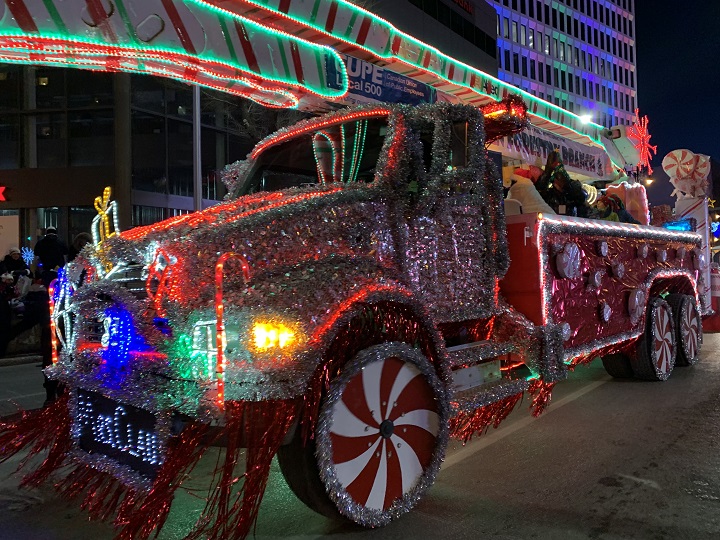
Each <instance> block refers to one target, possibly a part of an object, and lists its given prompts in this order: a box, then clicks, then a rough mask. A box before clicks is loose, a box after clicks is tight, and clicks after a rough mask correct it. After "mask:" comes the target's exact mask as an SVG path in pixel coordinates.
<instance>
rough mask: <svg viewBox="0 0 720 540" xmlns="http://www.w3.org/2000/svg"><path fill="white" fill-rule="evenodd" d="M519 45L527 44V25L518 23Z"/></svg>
mask: <svg viewBox="0 0 720 540" xmlns="http://www.w3.org/2000/svg"><path fill="white" fill-rule="evenodd" d="M520 45H527V26H525V25H524V24H522V25H520Z"/></svg>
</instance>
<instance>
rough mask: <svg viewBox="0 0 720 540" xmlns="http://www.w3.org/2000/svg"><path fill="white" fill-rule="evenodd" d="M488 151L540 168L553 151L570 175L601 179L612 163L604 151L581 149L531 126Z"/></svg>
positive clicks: (575, 144)
mask: <svg viewBox="0 0 720 540" xmlns="http://www.w3.org/2000/svg"><path fill="white" fill-rule="evenodd" d="M491 148H492V149H493V150H498V151H500V152H502V154H503V156H506V157H509V158H513V159H521V160H522V161H524V162H525V163H528V164H530V165H536V166H538V167H544V166H545V162H546V160H547V157H548V154H549V153H550V152H552V151H553V150H555V149H556V148H557V149H559V150H560V153H561V155H562V160H563V164H564V165H565V169H566V170H567V171H568V172H569V173H570V174H571V175H572V174H573V173H574V174H581V175H583V176H584V177H588V178H591V179H594V180H601V179H605V178H607V177H609V176H610V175H611V174H612V164H611V162H610V158H609V157H608V155H607V154H606V153H605V150H604V149H602V148H595V147H592V146H585V145H584V144H580V143H576V142H574V141H570V140H568V139H565V138H563V137H560V136H558V135H555V134H553V133H550V132H548V131H545V130H543V129H540V128H537V127H534V126H530V127H528V128H527V129H526V130H525V131H523V132H522V133H517V134H515V135H512V136H510V137H504V138H503V139H500V140H499V141H497V142H495V143H494V144H493V145H492V146H491Z"/></svg>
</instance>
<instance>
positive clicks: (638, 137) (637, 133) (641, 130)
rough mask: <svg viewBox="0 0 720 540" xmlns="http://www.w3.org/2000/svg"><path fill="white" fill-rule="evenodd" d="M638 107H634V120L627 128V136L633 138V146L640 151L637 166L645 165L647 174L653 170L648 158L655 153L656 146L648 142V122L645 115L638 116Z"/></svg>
mask: <svg viewBox="0 0 720 540" xmlns="http://www.w3.org/2000/svg"><path fill="white" fill-rule="evenodd" d="M639 113H640V109H635V121H634V122H633V125H632V126H630V127H629V128H628V130H627V136H628V138H629V139H632V140H633V144H634V145H635V148H636V149H637V150H638V151H639V152H640V163H638V167H647V170H648V174H652V172H653V170H652V167H651V166H650V159H651V158H652V156H651V155H650V152H651V151H652V153H653V154H657V146H653V145H652V144H650V137H651V135H650V133H649V132H648V124H649V123H650V122H649V120H648V117H647V115H645V116H643V117H642V118H640V114H639Z"/></svg>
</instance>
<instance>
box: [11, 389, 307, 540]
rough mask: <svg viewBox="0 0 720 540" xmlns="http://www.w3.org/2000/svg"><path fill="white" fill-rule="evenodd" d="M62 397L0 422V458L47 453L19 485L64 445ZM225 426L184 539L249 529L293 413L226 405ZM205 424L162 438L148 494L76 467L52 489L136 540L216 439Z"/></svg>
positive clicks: (284, 407)
mask: <svg viewBox="0 0 720 540" xmlns="http://www.w3.org/2000/svg"><path fill="white" fill-rule="evenodd" d="M67 402H68V399H67V396H64V397H62V398H61V399H59V400H58V401H56V402H55V403H53V404H52V405H51V406H50V407H47V408H44V409H38V410H33V411H23V412H22V413H20V415H19V417H18V418H17V419H15V420H11V421H5V422H0V461H5V460H7V459H9V458H10V457H11V456H13V455H15V454H17V453H18V452H20V451H21V450H23V449H24V448H27V447H30V449H29V452H28V455H27V456H26V457H25V458H24V459H23V460H22V462H21V463H20V466H19V467H18V468H21V467H23V466H24V465H25V464H26V463H27V461H28V459H29V458H31V457H32V456H34V455H36V454H38V453H39V452H41V451H43V450H46V449H48V448H49V452H48V455H47V457H46V458H45V460H44V461H43V463H42V464H41V465H40V466H39V467H38V468H37V469H35V470H34V471H32V472H31V473H30V474H28V475H27V476H26V477H25V478H24V479H23V482H22V485H26V486H37V485H39V484H41V483H42V482H43V481H45V480H47V478H48V476H49V475H50V474H51V473H52V472H53V471H56V470H58V469H60V468H61V467H62V466H63V465H65V460H66V458H67V455H68V453H69V451H70V450H71V447H72V439H71V437H70V423H71V420H70V415H69V413H68V403H67ZM225 406H226V413H227V423H226V425H225V428H224V429H223V430H222V432H221V433H220V434H219V435H222V436H225V437H226V438H227V441H228V445H227V449H226V452H225V460H224V462H223V463H222V464H221V466H220V467H219V468H218V470H216V471H215V479H216V480H214V481H213V490H212V493H211V495H210V496H209V498H208V501H207V504H206V506H205V509H204V511H203V513H202V516H201V518H200V519H199V520H198V523H197V524H196V526H195V528H194V530H193V531H192V532H191V533H190V534H189V535H188V537H187V538H188V539H191V538H194V539H199V538H203V539H207V540H211V539H212V540H242V539H243V538H245V537H246V536H247V535H248V533H249V532H250V530H251V528H252V526H253V524H254V523H255V519H256V518H257V513H258V510H259V507H260V502H261V500H262V496H263V493H264V492H265V486H266V485H267V480H268V476H269V474H270V464H271V462H272V458H273V456H274V455H275V454H276V453H277V449H278V448H279V446H280V444H281V443H282V441H283V439H284V437H285V435H286V434H287V432H288V430H289V428H290V426H291V425H292V423H293V422H294V421H295V418H296V416H297V408H298V403H297V401H295V400H287V401H270V402H262V403H251V402H232V401H231V402H227V403H226V404H225ZM209 431H210V427H209V426H208V425H207V424H203V423H200V422H190V423H188V424H187V425H186V426H185V428H184V429H183V431H182V432H181V433H180V435H178V436H177V437H171V438H170V440H169V441H168V449H167V454H166V456H165V461H164V463H163V465H162V467H160V469H159V470H158V474H157V476H156V477H155V480H154V482H153V485H152V488H151V489H150V491H149V492H148V493H142V492H138V491H136V490H133V489H131V488H129V487H128V486H126V485H125V484H123V483H121V482H120V481H119V480H117V479H115V478H114V477H113V476H112V475H110V474H108V473H105V472H101V471H99V470H97V469H95V468H93V467H91V466H89V465H86V464H77V465H76V466H75V467H74V468H73V469H72V470H71V471H70V472H69V473H68V474H67V476H66V477H65V478H64V479H63V480H61V481H60V482H59V483H58V484H57V485H56V487H57V488H58V490H59V491H60V492H61V493H62V494H63V495H64V496H65V497H67V498H76V497H80V496H83V494H84V499H83V502H82V505H81V506H82V508H83V509H84V510H86V511H87V512H88V514H89V516H90V518H92V519H97V520H108V519H111V518H112V516H113V515H115V516H116V517H115V521H114V523H115V526H117V527H119V528H120V532H119V533H118V535H117V536H116V540H144V539H146V538H149V537H150V536H151V535H152V534H153V533H154V532H155V533H156V534H157V532H159V531H160V529H161V528H162V527H163V525H164V524H165V521H166V520H167V517H168V514H169V512H170V505H171V503H172V500H173V497H174V494H175V491H176V490H177V489H178V487H180V486H181V485H182V483H183V481H184V480H185V479H186V478H187V476H188V474H189V472H190V471H191V470H192V468H193V467H194V466H195V465H196V464H197V462H198V460H199V459H200V457H201V456H202V455H203V454H204V452H205V450H207V448H208V447H209V446H211V445H212V444H213V443H214V442H215V440H216V438H215V437H210V436H209ZM244 447H247V453H246V456H247V457H246V472H245V473H244V474H243V475H242V478H243V479H244V482H243V485H242V487H241V488H240V489H239V490H238V491H237V492H235V493H234V489H233V488H234V487H235V486H236V484H237V480H238V478H237V477H236V475H235V468H236V465H237V463H238V459H239V456H240V453H241V450H242V449H243V448H244Z"/></svg>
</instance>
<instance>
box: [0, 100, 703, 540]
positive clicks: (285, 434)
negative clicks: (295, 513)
mask: <svg viewBox="0 0 720 540" xmlns="http://www.w3.org/2000/svg"><path fill="white" fill-rule="evenodd" d="M525 123H526V115H525V105H524V104H523V102H522V101H521V100H519V99H514V98H513V99H509V100H506V101H504V102H502V103H500V104H498V105H495V106H492V107H489V108H486V109H484V111H480V110H479V109H477V108H474V107H469V106H457V105H448V104H440V105H427V106H420V107H407V106H366V107H361V108H357V109H350V110H343V111H339V112H336V113H333V114H330V115H327V116H323V117H319V118H316V119H312V120H308V121H304V122H302V123H300V124H298V125H295V126H293V127H291V128H288V129H284V130H281V131H280V132H278V133H275V134H273V135H271V136H270V137H268V138H267V139H265V140H263V141H261V142H260V143H259V144H258V145H257V146H256V148H255V149H254V150H253V151H252V152H251V154H250V155H249V156H248V160H247V161H244V162H240V163H236V164H233V165H231V166H228V167H227V169H226V171H225V176H226V181H227V183H228V186H229V188H230V191H231V193H232V195H233V196H232V198H230V199H229V200H228V201H227V202H224V203H221V204H219V205H217V206H214V207H211V208H208V209H207V210H204V211H202V212H197V213H194V214H189V215H184V216H178V217H176V218H171V219H169V220H166V221H163V222H160V223H157V224H154V225H150V226H146V227H138V228H135V229H130V230H128V231H124V232H118V231H117V230H115V228H114V227H115V226H114V225H113V220H112V215H113V214H114V212H115V209H114V207H113V206H112V203H111V202H110V201H109V193H106V194H105V195H104V197H102V198H98V201H96V207H97V208H98V210H99V212H100V213H99V216H98V219H97V221H96V229H97V231H98V232H97V234H96V235H95V242H94V245H92V246H88V247H87V248H86V249H85V250H84V251H83V253H82V254H81V255H80V257H79V258H78V259H77V261H75V262H73V263H72V264H70V265H69V266H68V267H67V269H66V271H65V272H63V273H62V275H61V276H60V278H59V279H58V281H57V282H56V283H55V285H54V288H53V292H52V294H53V321H54V327H55V328H54V329H55V333H56V342H55V349H56V352H57V355H56V358H55V362H54V364H53V366H51V367H50V368H49V369H48V374H49V376H51V377H53V378H56V379H57V380H59V381H61V382H62V383H63V384H64V385H65V387H66V389H67V391H66V394H65V396H64V398H63V399H61V400H59V401H58V402H56V403H55V404H53V405H52V406H51V407H48V408H46V409H43V410H41V411H34V412H28V413H25V416H24V418H23V419H22V420H20V421H18V422H16V423H13V424H5V425H3V428H2V435H0V443H2V446H1V448H2V451H3V453H4V454H5V455H6V456H7V455H9V454H12V453H14V452H16V451H19V450H20V449H22V448H25V447H29V448H30V452H31V454H32V453H36V452H40V451H41V450H45V449H48V450H49V453H48V454H47V457H46V459H45V461H44V462H43V463H42V464H41V465H40V466H39V467H38V468H37V469H36V470H35V471H33V472H31V473H30V474H29V475H28V476H27V477H26V478H25V481H24V482H25V484H27V485H36V484H38V483H41V482H43V481H45V480H47V479H48V477H49V475H50V474H51V473H53V472H54V471H56V470H58V469H60V468H63V469H66V468H69V469H71V470H70V471H69V472H68V471H65V473H66V474H65V476H64V479H63V480H61V481H60V484H59V485H60V489H61V490H63V492H64V493H66V494H68V495H82V496H83V497H84V502H83V505H84V506H85V507H86V508H87V509H88V510H89V512H90V514H91V516H93V517H100V518H112V519H114V522H115V524H116V525H117V526H118V527H120V533H119V537H120V538H143V537H147V536H148V535H150V534H151V533H152V532H153V531H154V530H155V529H156V528H157V527H160V526H162V524H163V522H164V520H165V518H166V517H167V513H168V511H169V508H170V503H171V501H172V498H173V493H174V491H175V490H176V489H177V488H178V487H179V486H180V484H181V480H182V479H183V478H184V477H185V476H186V475H187V474H189V472H190V471H191V470H192V468H193V466H194V465H195V464H196V463H197V460H198V459H200V457H201V456H202V455H203V453H204V452H205V451H206V450H207V448H208V447H210V446H211V445H213V444H217V443H218V441H222V444H223V445H225V447H226V449H225V453H224V461H222V462H221V463H220V464H219V466H218V468H217V470H216V473H215V474H216V477H215V481H214V483H213V489H212V490H211V491H210V494H209V495H208V497H207V504H206V507H205V510H204V511H203V513H202V515H201V518H200V519H199V520H198V523H197V524H196V527H195V529H194V530H193V532H192V533H191V534H190V537H191V538H241V537H244V536H245V535H246V534H247V533H248V531H249V530H250V527H251V525H252V523H253V521H254V518H255V516H256V512H257V508H258V504H259V502H260V500H261V498H262V494H263V491H264V487H265V485H266V481H267V477H268V474H269V469H270V462H271V460H272V458H273V456H275V455H276V454H277V456H278V461H279V464H280V469H281V471H282V473H283V475H284V476H285V478H286V480H287V482H288V484H289V486H290V488H291V489H292V490H293V492H294V493H295V494H296V495H297V496H298V497H299V498H300V499H301V500H302V501H303V502H304V503H306V504H307V505H308V506H310V507H311V508H313V509H315V510H317V511H318V512H321V513H323V514H325V515H335V516H342V517H344V518H346V519H349V520H351V521H354V522H356V523H359V524H361V525H364V526H368V527H375V526H379V525H384V524H387V523H388V522H389V521H390V520H392V519H394V518H397V517H399V516H400V515H401V514H404V513H406V512H408V511H409V510H411V509H412V507H413V506H414V505H415V504H416V503H417V502H418V501H419V500H420V498H421V497H422V496H423V495H424V494H425V492H426V491H427V490H428V488H429V487H430V486H431V485H432V484H433V481H434V480H435V477H436V475H437V473H438V471H439V468H440V465H441V463H442V460H443V456H444V453H445V449H446V447H447V444H448V440H449V439H450V438H454V439H458V440H460V441H467V440H469V439H470V438H471V437H472V436H473V435H474V434H477V433H481V432H482V431H483V430H485V429H486V428H487V427H488V426H491V425H495V426H496V425H498V424H499V423H500V422H501V420H502V419H503V418H505V417H506V416H507V415H508V414H509V413H510V411H511V410H512V409H513V408H514V407H515V406H516V404H517V403H518V402H519V401H520V400H521V398H522V397H523V395H525V394H528V395H529V396H530V403H531V409H532V412H533V414H535V415H537V414H539V413H540V412H541V411H542V410H543V409H544V407H545V406H546V405H547V403H548V400H549V399H550V394H551V391H552V389H553V386H554V385H555V384H556V383H557V382H558V381H561V380H563V379H564V378H566V377H567V374H568V371H569V370H571V369H573V368H574V367H575V366H577V365H579V364H582V363H585V362H589V361H590V360H592V359H593V358H595V357H597V356H601V357H602V358H603V363H604V365H605V367H606V369H607V370H608V372H609V373H610V374H611V375H613V376H615V377H639V378H643V379H649V380H656V381H662V380H665V379H667V378H668V377H669V376H670V374H671V373H672V371H673V368H674V367H675V366H676V365H691V364H694V363H695V362H697V360H698V354H699V349H700V345H701V339H702V333H701V321H700V317H701V314H702V313H704V312H705V311H706V310H707V309H708V306H707V305H706V304H705V303H704V301H703V298H704V297H703V296H700V295H699V294H698V290H702V287H703V286H704V285H703V280H704V277H703V273H702V272H701V271H700V270H701V268H703V264H704V261H703V257H702V253H701V251H700V248H701V246H702V240H701V238H700V236H699V235H698V234H696V233H693V232H685V231H671V230H666V229H660V228H655V227H648V226H639V225H627V224H621V223H608V222H599V221H593V220H588V219H582V218H572V217H566V216H557V215H553V216H544V215H539V214H531V215H518V216H511V217H508V218H507V224H506V217H505V215H504V212H503V204H502V182H501V179H500V177H499V174H498V172H497V170H496V169H495V168H494V167H493V166H492V164H491V163H490V162H489V161H488V160H487V154H486V151H485V147H486V144H487V143H488V142H489V141H490V140H492V139H494V138H498V137H501V136H504V135H507V134H509V133H512V132H516V131H518V130H520V129H522V128H523V127H524V125H525ZM242 449H246V454H245V456H246V460H247V465H246V468H245V473H244V475H243V476H242V478H243V483H242V487H241V488H238V485H237V478H238V473H237V470H236V469H237V467H238V461H239V456H240V455H241V450H242Z"/></svg>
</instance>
